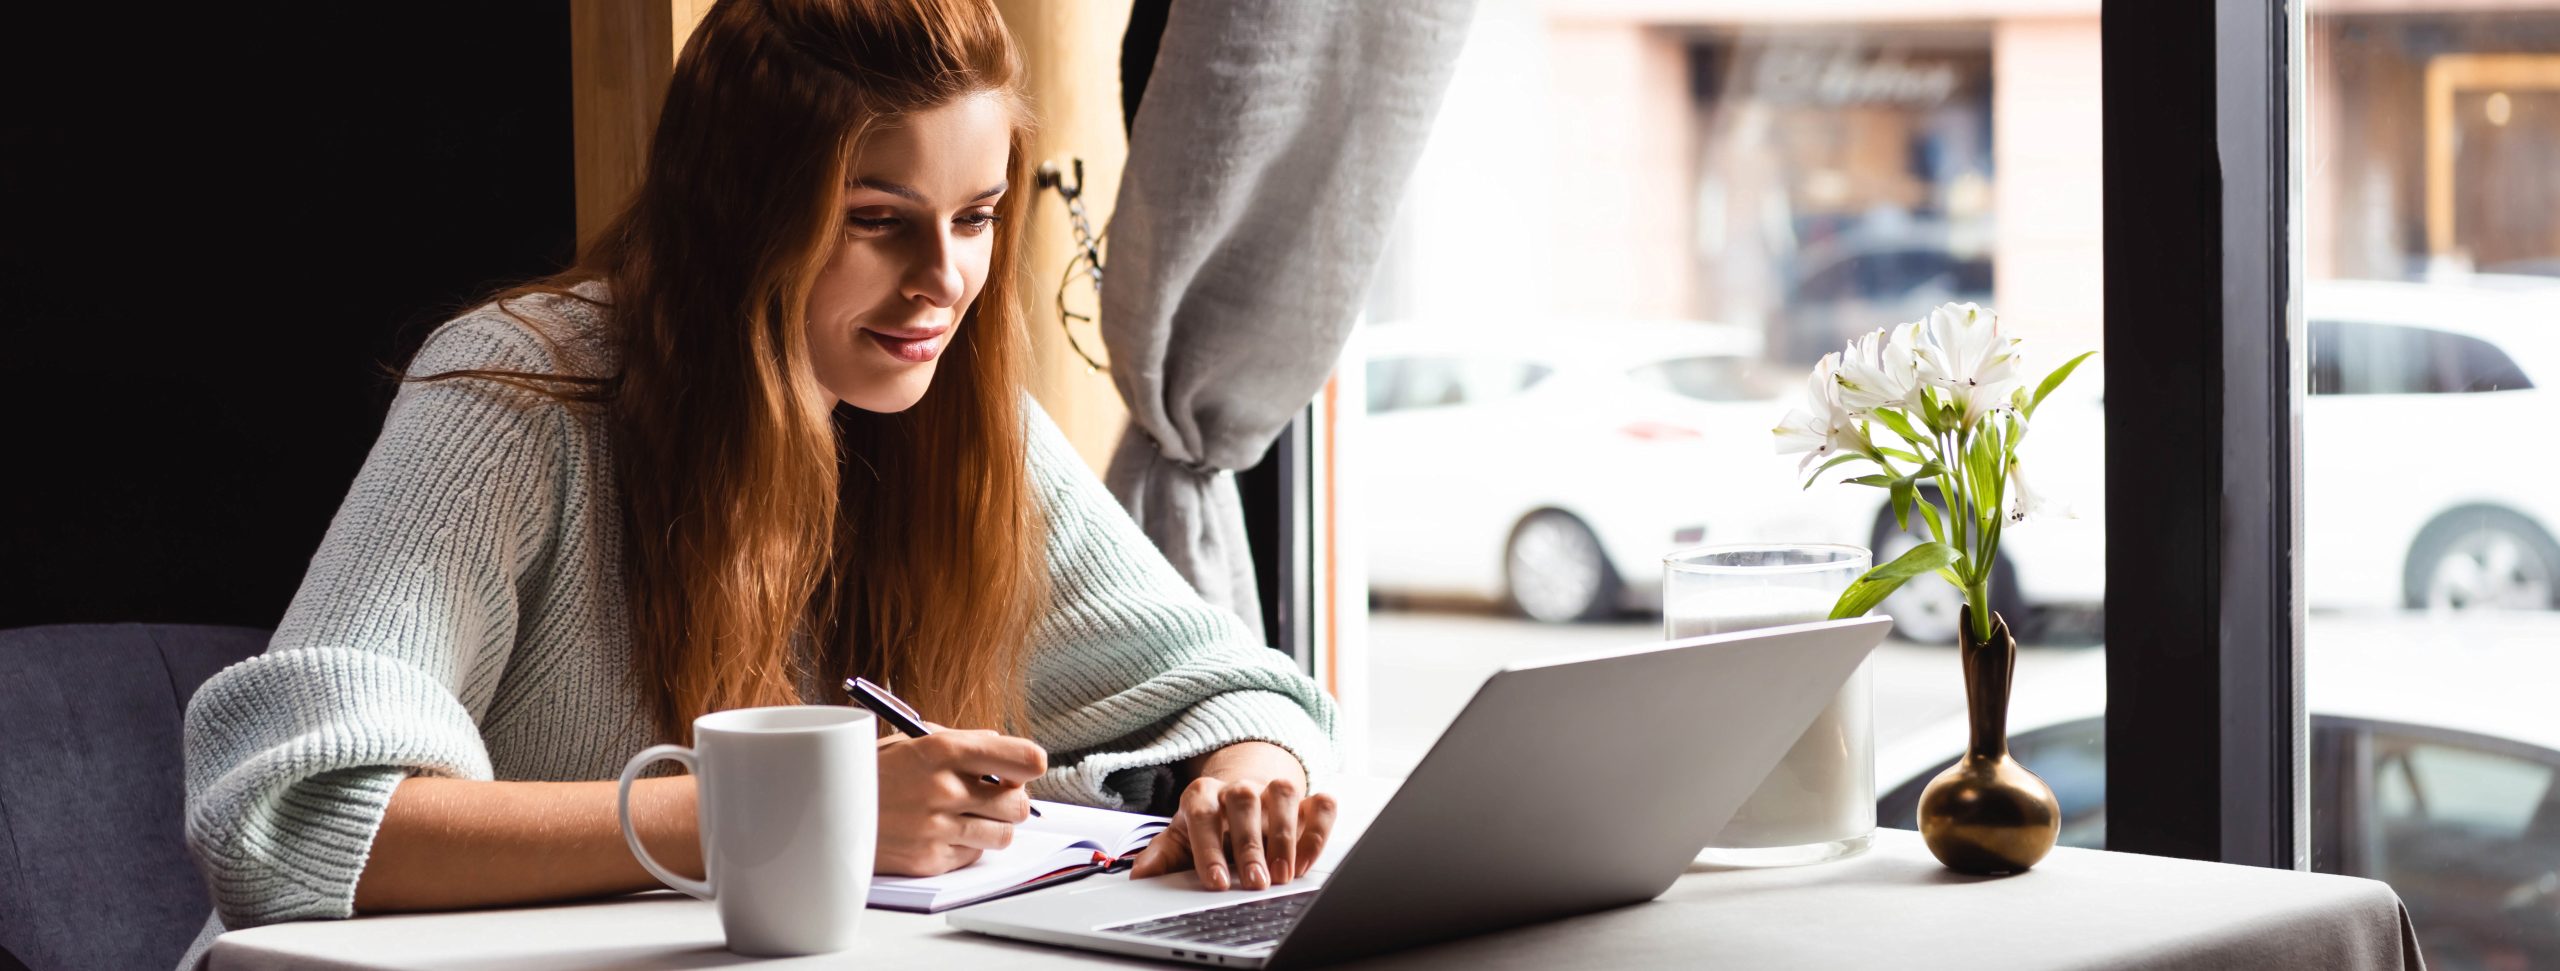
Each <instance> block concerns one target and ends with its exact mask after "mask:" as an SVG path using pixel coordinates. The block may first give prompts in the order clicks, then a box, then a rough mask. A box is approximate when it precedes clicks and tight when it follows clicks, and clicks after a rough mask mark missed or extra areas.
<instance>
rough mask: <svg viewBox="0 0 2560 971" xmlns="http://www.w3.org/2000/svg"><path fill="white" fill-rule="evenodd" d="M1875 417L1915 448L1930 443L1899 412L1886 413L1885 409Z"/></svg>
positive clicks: (1878, 410) (1878, 411)
mask: <svg viewBox="0 0 2560 971" xmlns="http://www.w3.org/2000/svg"><path fill="white" fill-rule="evenodd" d="M1875 416H1876V421H1878V422H1880V423H1882V424H1883V425H1884V427H1886V428H1890V429H1893V433H1894V434H1896V435H1900V436H1902V440H1903V441H1906V442H1910V443H1911V444H1912V445H1913V446H1915V447H1917V446H1921V445H1925V444H1927V443H1928V441H1929V439H1928V438H1927V437H1926V436H1924V435H1922V434H1920V431H1919V430H1918V429H1915V428H1913V427H1911V419H1910V418H1907V417H1905V416H1904V415H1903V414H1902V413H1901V412H1899V411H1885V410H1883V409H1877V410H1876V413H1875ZM1912 461H1915V462H1916V461H1919V460H1918V459H1913V460H1912Z"/></svg>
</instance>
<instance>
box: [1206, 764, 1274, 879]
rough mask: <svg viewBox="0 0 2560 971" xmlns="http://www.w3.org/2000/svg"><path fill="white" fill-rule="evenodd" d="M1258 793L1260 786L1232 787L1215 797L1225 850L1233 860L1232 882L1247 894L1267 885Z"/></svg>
mask: <svg viewBox="0 0 2560 971" xmlns="http://www.w3.org/2000/svg"><path fill="white" fill-rule="evenodd" d="M1261 790H1262V787H1261V786H1256V785H1252V784H1250V783H1236V784H1232V785H1229V786H1227V787H1226V788H1225V789H1224V790H1223V791H1221V792H1220V793H1219V794H1218V808H1219V810H1220V811H1221V812H1222V813H1223V814H1224V815H1225V817H1226V818H1225V820H1224V822H1225V824H1226V829H1227V850H1228V851H1229V852H1230V853H1231V854H1232V855H1233V856H1234V862H1235V867H1236V871H1235V872H1236V882H1238V883H1240V884H1242V885H1243V886H1244V888H1245V889H1247V890H1260V889H1262V888H1264V887H1268V886H1270V885H1271V866H1270V863H1269V862H1268V861H1267V860H1266V859H1265V858H1264V857H1263V854H1262V791H1261Z"/></svg>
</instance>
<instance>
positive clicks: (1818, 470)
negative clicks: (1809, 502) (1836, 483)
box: [1801, 452, 1866, 489]
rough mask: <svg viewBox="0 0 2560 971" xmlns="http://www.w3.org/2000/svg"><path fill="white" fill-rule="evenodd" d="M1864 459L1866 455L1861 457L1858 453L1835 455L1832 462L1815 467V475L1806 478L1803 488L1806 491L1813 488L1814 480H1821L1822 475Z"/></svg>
mask: <svg viewBox="0 0 2560 971" xmlns="http://www.w3.org/2000/svg"><path fill="white" fill-rule="evenodd" d="M1862 458H1866V456H1864V455H1860V454H1858V453H1856V452H1842V453H1840V454H1838V455H1834V456H1832V457H1831V460H1830V461H1828V462H1824V463H1822V464H1821V465H1818V466H1815V467H1814V470H1813V474H1812V475H1809V476H1806V477H1805V480H1804V485H1803V486H1802V487H1801V488H1806V489H1810V488H1813V480H1815V479H1819V478H1822V474H1823V473H1825V472H1829V471H1831V470H1832V469H1834V468H1837V467H1839V466H1840V465H1842V464H1845V463H1849V462H1855V461H1857V460H1859V459H1862Z"/></svg>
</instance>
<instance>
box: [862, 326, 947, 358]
mask: <svg viewBox="0 0 2560 971" xmlns="http://www.w3.org/2000/svg"><path fill="white" fill-rule="evenodd" d="M862 333H863V335H864V336H867V337H869V338H871V342H872V343H874V344H878V345H880V349H881V350H883V351H887V352H889V356H890V357H894V358H897V359H898V360H901V361H905V362H907V363H909V364H922V363H924V362H926V361H930V360H933V359H934V358H936V357H940V356H942V345H943V338H945V337H947V336H949V335H950V333H951V328H949V327H936V328H930V329H926V330H902V331H895V332H891V331H878V330H871V329H869V328H864V329H863V331H862Z"/></svg>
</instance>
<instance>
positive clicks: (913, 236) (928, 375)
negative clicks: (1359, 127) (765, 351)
mask: <svg viewBox="0 0 2560 971" xmlns="http://www.w3.org/2000/svg"><path fill="white" fill-rule="evenodd" d="M1012 131H1013V128H1012V117H1011V115H1010V114H1009V113H1008V111H1007V109H1006V107H1005V105H1004V104H1003V103H1002V102H1001V101H999V100H997V99H996V98H995V97H993V96H991V95H977V96H973V97H969V98H964V99H961V100H959V101H955V102H952V103H950V104H947V105H943V106H941V107H938V108H933V109H931V110H927V111H921V112H917V113H915V114H913V115H909V116H906V117H905V118H902V119H900V120H899V122H898V123H897V125H896V126H895V127H891V128H887V129H882V130H875V131H874V132H873V133H872V134H871V135H870V136H869V137H868V138H866V139H865V140H864V141H863V144H862V149H861V151H860V153H859V154H858V157H856V158H855V159H854V160H853V162H852V166H851V167H850V168H848V169H847V174H846V178H845V184H844V186H843V188H842V189H841V190H840V191H839V194H838V197H837V202H838V206H837V214H838V216H839V217H840V218H841V220H842V224H843V225H842V231H841V232H840V233H839V234H838V236H837V239H836V244H835V252H834V253H833V255H831V256H829V257H828V258H827V265H826V268H825V269H823V270H821V271H819V273H818V282H817V286H816V287H815V288H814V289H812V290H810V292H809V307H808V312H809V357H810V360H811V361H812V362H813V363H814V364H815V366H816V369H817V372H818V384H819V386H821V387H823V388H824V389H826V392H827V394H828V396H829V397H830V398H831V399H832V400H830V401H829V402H828V404H829V405H830V406H832V405H833V404H835V403H836V402H843V403H846V404H851V405H852V406H854V407H856V408H860V409H863V410H865V411H876V412H896V411H904V410H906V409H907V408H909V407H912V406H913V405H914V404H915V403H916V401H917V400H919V399H921V398H923V397H924V391H925V387H926V386H927V385H929V384H931V383H932V382H933V365H934V361H935V360H936V359H938V358H940V357H941V356H942V352H943V350H944V349H945V348H948V347H950V346H951V341H952V338H953V336H954V335H955V333H956V332H957V330H958V329H959V326H960V317H961V315H962V314H964V313H966V312H968V310H969V305H970V303H972V302H973V301H975V300H977V299H978V288H979V287H980V286H981V285H983V284H984V283H985V282H986V279H987V262H988V260H989V258H990V257H991V256H992V255H993V252H994V249H995V240H996V225H995V224H996V200H997V199H1000V198H1002V197H1003V196H1004V193H1005V192H1006V190H1008V189H1009V188H1011V187H1010V186H1007V185H1006V184H1005V154H1006V150H1007V147H1008V141H1009V139H1010V138H1011V136H1012Z"/></svg>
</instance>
